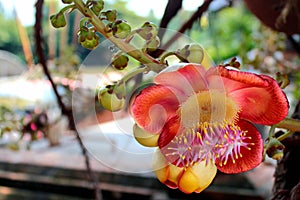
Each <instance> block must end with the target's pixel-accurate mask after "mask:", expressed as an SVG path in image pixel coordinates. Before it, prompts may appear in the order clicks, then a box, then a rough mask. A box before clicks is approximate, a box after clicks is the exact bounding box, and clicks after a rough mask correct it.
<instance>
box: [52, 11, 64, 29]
mask: <svg viewBox="0 0 300 200" xmlns="http://www.w3.org/2000/svg"><path fill="white" fill-rule="evenodd" d="M50 22H51V24H52V26H53V27H54V28H61V27H64V26H66V25H67V22H66V19H65V15H64V13H63V12H59V13H57V14H55V15H51V16H50Z"/></svg>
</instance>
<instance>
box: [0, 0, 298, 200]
mask: <svg viewBox="0 0 300 200" xmlns="http://www.w3.org/2000/svg"><path fill="white" fill-rule="evenodd" d="M204 2H207V1H194V0H182V1H181V0H169V1H167V0H159V1H158V0H143V1H138V0H130V1H125V0H105V9H116V10H117V11H118V18H122V19H125V20H127V21H128V23H129V24H130V25H131V27H132V29H134V28H138V27H140V26H141V25H142V24H143V23H144V22H146V21H151V22H153V23H155V24H157V25H158V26H159V25H160V26H162V27H164V28H166V33H165V35H164V36H163V38H161V40H162V42H161V43H162V44H165V43H166V42H167V41H168V40H169V39H170V37H171V36H172V35H173V34H174V33H176V32H177V31H178V30H180V29H182V28H183V27H184V25H185V24H186V23H187V22H188V21H189V19H191V18H192V17H193V15H195V13H197V11H199V9H200V8H201V9H202V8H203V7H201V6H202V5H203V4H204ZM299 2H300V1H299V0H289V1H281V0H276V1H272V0H268V1H263V2H261V1H259V0H256V1H254V0H253V1H251V0H245V1H242V0H214V1H211V2H210V3H209V4H208V5H209V6H208V8H207V10H203V12H201V15H198V16H197V17H196V18H195V20H193V21H192V22H191V23H190V24H189V25H190V26H189V27H188V28H187V29H185V30H184V34H183V35H182V36H180V38H179V39H178V40H176V41H173V46H172V45H171V46H170V47H168V49H172V50H176V48H182V47H184V46H185V45H186V44H188V43H192V42H193V43H199V44H201V45H202V46H203V47H204V49H206V51H207V52H208V54H209V55H210V57H211V59H212V60H213V62H214V63H215V64H222V63H226V62H229V61H230V60H231V59H232V58H233V57H236V58H237V60H238V61H239V62H240V63H241V69H243V70H245V71H252V72H255V73H264V74H268V75H270V76H272V77H274V78H276V74H277V77H278V73H280V74H281V76H285V77H288V78H289V80H290V84H289V85H288V86H287V87H286V88H285V89H284V91H285V92H286V94H287V96H288V99H289V101H290V105H291V114H292V112H293V111H294V109H295V106H296V104H297V102H298V100H299V97H300V57H299V55H300V36H299V34H300V20H299V19H300V3H299ZM36 3H37V1H36V0H26V1H22V0H12V1H6V0H0V27H1V28H0V151H1V153H0V199H93V198H94V197H93V196H94V195H93V191H94V187H93V183H91V181H90V179H91V178H89V177H88V175H84V174H85V170H86V165H85V162H87V161H86V159H89V162H90V167H91V168H92V170H93V171H94V172H95V176H94V177H96V179H97V180H98V181H97V182H99V183H98V184H99V188H100V189H101V190H102V194H103V199H153V200H154V199H155V200H157V199H241V198H244V199H268V198H269V197H270V196H271V190H272V185H273V181H274V180H273V174H274V171H275V164H276V162H274V161H273V160H271V159H270V160H268V159H267V160H266V161H265V162H264V163H262V165H261V166H259V167H258V168H257V169H255V170H253V171H251V172H248V173H244V174H240V175H234V176H228V175H224V174H218V176H217V178H216V180H215V181H214V183H213V184H212V186H210V187H209V188H208V189H207V190H205V191H204V192H203V193H201V194H199V195H196V194H193V195H184V194H182V193H180V192H179V191H176V190H171V189H168V188H166V187H165V186H164V185H162V184H160V183H159V182H158V181H157V180H156V178H155V177H154V175H153V174H152V172H151V154H152V150H149V149H146V148H143V147H141V146H140V145H139V144H137V143H136V142H135V141H134V139H133V138H132V133H131V126H132V125H133V122H132V121H131V119H130V117H129V116H128V114H127V112H126V110H123V111H120V112H117V113H114V114H112V113H110V112H108V111H105V110H104V109H103V108H102V107H101V105H100V104H99V103H98V101H97V95H96V94H97V90H98V89H99V88H98V87H99V85H102V86H103V85H105V84H107V83H111V82H112V81H116V80H118V79H120V78H121V77H122V74H123V73H125V72H126V71H128V70H130V69H131V68H133V67H136V64H137V63H136V62H135V61H133V60H131V61H130V65H129V67H128V69H126V70H125V71H124V72H123V71H122V72H116V71H114V70H113V69H112V68H110V67H109V65H110V62H111V57H112V53H113V52H114V51H115V50H114V48H115V47H113V46H112V44H111V43H110V42H109V41H107V40H106V39H105V38H103V37H101V36H100V41H101V43H100V46H99V47H98V48H97V49H95V50H93V51H90V50H88V49H85V48H83V47H82V46H81V45H80V44H79V43H78V39H77V32H78V25H79V21H80V19H81V18H82V16H81V15H80V14H79V13H78V12H72V13H70V14H69V15H66V19H67V26H66V27H64V28H62V29H55V28H53V27H52V26H51V25H50V21H49V17H50V15H52V14H54V13H56V12H58V11H59V9H61V8H62V6H63V4H62V3H61V2H60V1H58V0H57V1H56V0H45V1H44V4H43V7H42V14H43V15H42V18H41V19H39V20H41V22H42V39H43V41H42V46H43V48H44V52H43V53H44V54H45V58H46V64H47V67H48V69H49V71H50V73H51V76H52V78H53V81H54V83H55V84H56V85H57V91H58V93H59V95H60V96H61V101H62V103H63V104H64V105H65V106H66V110H71V111H70V112H71V113H73V115H74V116H75V117H74V120H75V123H76V127H77V131H78V132H79V135H80V137H81V139H82V141H83V146H82V145H80V142H79V144H78V143H77V142H76V138H77V136H76V134H74V130H70V128H69V121H68V120H69V119H70V118H68V115H66V112H64V111H65V110H62V109H61V105H60V103H59V102H58V101H57V99H56V95H55V93H54V92H53V88H52V83H51V82H50V81H49V79H48V78H47V76H46V75H45V72H44V70H43V66H42V65H41V64H40V60H39V57H38V53H37V52H36V38H35V37H36V35H35V30H34V25H35V23H36V21H37V19H36V17H35V14H36V7H35V5H36ZM167 5H173V7H172V6H170V7H171V8H169V10H166V8H167ZM172 13H173V15H171V17H170V18H169V20H166V16H167V14H172ZM265 131H266V128H265V127H261V132H262V134H265V133H266V132H265ZM77 139H78V138H77ZM84 149H85V150H87V152H88V153H84V151H83V153H82V150H84ZM124 152H126V153H125V154H124ZM82 155H86V157H84V156H82ZM141 155H142V156H141Z"/></svg>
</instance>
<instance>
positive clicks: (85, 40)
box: [78, 27, 100, 50]
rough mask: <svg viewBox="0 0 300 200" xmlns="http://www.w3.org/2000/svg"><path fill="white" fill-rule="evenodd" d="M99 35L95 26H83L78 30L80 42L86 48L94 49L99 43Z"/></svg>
mask: <svg viewBox="0 0 300 200" xmlns="http://www.w3.org/2000/svg"><path fill="white" fill-rule="evenodd" d="M99 39H100V38H99V37H98V35H97V34H96V32H95V30H94V29H93V28H87V27H81V28H80V31H79V32H78V42H79V43H80V44H81V45H82V46H83V47H85V48H87V49H90V50H93V49H94V48H96V47H97V46H98V44H99Z"/></svg>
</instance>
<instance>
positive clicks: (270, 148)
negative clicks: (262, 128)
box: [266, 138, 285, 160]
mask: <svg viewBox="0 0 300 200" xmlns="http://www.w3.org/2000/svg"><path fill="white" fill-rule="evenodd" d="M284 149H285V147H284V145H283V144H282V143H281V142H280V141H279V140H278V139H277V138H271V139H270V141H269V142H268V144H267V146H266V153H267V155H268V156H269V157H270V158H273V159H275V160H280V159H281V158H282V157H283V153H284Z"/></svg>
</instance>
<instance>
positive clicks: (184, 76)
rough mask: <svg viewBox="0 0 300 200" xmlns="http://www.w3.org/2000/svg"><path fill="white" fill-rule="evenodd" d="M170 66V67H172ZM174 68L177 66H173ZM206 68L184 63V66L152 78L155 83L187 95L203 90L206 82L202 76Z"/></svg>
mask: <svg viewBox="0 0 300 200" xmlns="http://www.w3.org/2000/svg"><path fill="white" fill-rule="evenodd" d="M172 67H173V66H171V67H170V68H172ZM174 67H175V68H176V67H177V66H174ZM205 73H206V70H205V69H204V67H202V66H201V65H196V64H185V66H184V67H182V68H180V69H178V70H176V71H171V72H168V71H166V72H162V73H160V74H158V75H157V76H156V77H155V78H154V82H155V83H157V84H161V85H165V86H170V87H173V88H176V89H177V90H179V91H182V92H183V93H184V94H186V95H187V96H190V95H191V94H193V93H195V92H197V91H200V90H204V89H206V88H207V83H206V81H205V78H204V74H205Z"/></svg>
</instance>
